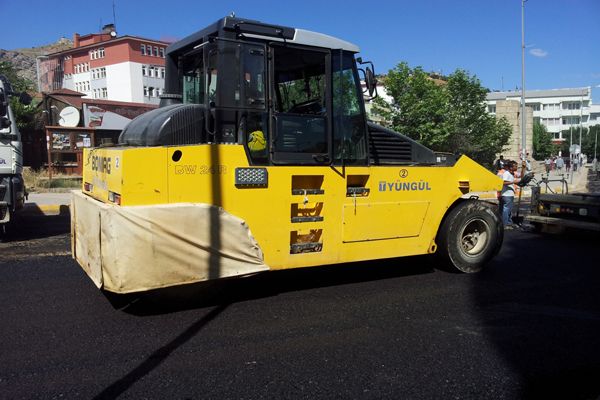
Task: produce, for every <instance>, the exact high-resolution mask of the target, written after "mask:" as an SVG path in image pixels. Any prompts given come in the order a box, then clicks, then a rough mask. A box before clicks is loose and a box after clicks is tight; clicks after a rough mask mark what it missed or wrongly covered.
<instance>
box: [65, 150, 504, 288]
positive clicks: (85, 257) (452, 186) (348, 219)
mask: <svg viewBox="0 0 600 400" xmlns="http://www.w3.org/2000/svg"><path fill="white" fill-rule="evenodd" d="M84 160H86V164H85V166H84V171H83V180H84V193H85V194H86V195H89V196H91V197H93V198H94V199H96V200H92V203H97V204H96V205H97V206H98V207H104V208H105V209H111V208H119V209H123V210H126V209H135V208H136V207H143V206H150V205H151V206H153V207H159V206H160V205H168V204H182V203H183V204H190V205H191V206H193V205H210V206H217V207H219V208H220V209H222V211H224V212H226V213H228V214H230V215H232V216H235V217H238V218H240V219H241V220H243V221H245V224H246V226H247V227H248V228H249V230H250V232H251V235H252V237H253V238H254V239H255V240H256V243H257V244H258V246H259V248H260V251H261V252H262V254H263V255H264V264H265V265H266V266H267V268H268V269H273V270H275V269H287V268H297V267H307V266H315V265H324V264H334V263H344V262H351V261H361V260H371V259H380V258H389V257H401V256H410V255H418V254H428V253H433V252H435V251H436V241H435V238H436V235H437V232H438V228H439V226H440V224H441V221H442V219H443V218H444V215H445V214H446V213H447V211H448V210H449V209H450V208H451V207H452V206H453V205H454V204H455V203H456V202H458V201H461V199H466V198H470V197H472V196H475V195H477V196H478V195H480V194H481V193H482V192H488V193H489V192H493V191H496V190H498V189H499V188H500V187H501V184H502V182H501V180H500V179H499V178H498V177H497V176H495V175H494V174H492V173H490V172H489V171H487V170H486V169H484V168H483V167H482V166H480V165H479V164H477V163H475V162H474V161H472V160H471V159H469V158H468V157H466V156H462V157H461V158H460V159H459V160H458V161H457V162H456V164H455V165H453V166H451V167H448V166H425V167H423V166H419V167H417V166H415V167H412V166H362V167H350V166H346V167H343V166H265V167H252V166H250V165H249V164H248V161H247V156H246V154H245V152H244V147H243V146H242V145H231V144H228V145H217V144H205V145H188V146H163V147H138V148H126V147H116V148H100V149H91V150H88V149H86V150H85V151H84ZM175 160H176V161H175ZM249 172H250V173H251V172H259V173H264V174H266V175H265V176H266V177H267V178H266V179H267V182H266V183H265V184H261V185H244V184H240V183H239V182H237V184H236V174H240V173H249ZM96 214H97V213H94V215H96ZM73 215H74V217H73V218H74V219H73V242H74V257H75V258H76V259H77V260H78V261H79V263H80V264H81V265H82V266H84V269H86V265H87V266H89V265H90V259H89V258H90V254H89V252H87V254H86V252H83V251H79V252H78V251H77V247H76V245H75V243H76V241H77V240H78V238H77V235H80V236H82V235H84V234H85V235H88V236H89V231H88V232H85V233H83V232H81V225H82V224H83V225H85V224H86V222H85V221H82V215H81V214H80V215H78V212H77V207H76V203H75V202H74V205H73ZM75 216H77V218H75ZM94 218H96V216H94ZM184 218H185V217H184ZM100 219H101V218H100ZM174 223H175V222H174ZM78 224H79V226H78ZM96 224H97V226H96V228H95V229H98V230H99V231H101V230H102V229H103V228H102V221H100V220H98V221H96ZM194 224H196V225H198V226H209V225H211V224H219V222H218V221H217V220H212V221H211V220H210V218H209V217H207V220H198V221H194ZM92 226H95V225H94V224H92ZM171 228H172V230H174V231H177V226H173V227H171ZM217 228H219V227H217ZM93 237H94V238H99V242H102V241H103V240H104V236H102V235H100V234H98V235H97V236H96V235H93ZM136 240H140V241H141V240H142V239H141V238H136V237H129V238H128V239H127V243H122V245H123V246H130V247H135V246H137V244H136ZM153 240H156V239H153ZM227 240H229V239H228V237H227V234H226V232H223V233H222V234H220V236H219V239H218V241H219V243H222V242H223V241H227ZM156 245H157V246H160V243H156ZM102 247H103V244H102V243H99V249H102ZM98 251H100V250H98ZM103 251H106V249H103ZM100 252H102V251H100ZM82 253H83V254H82ZM98 257H99V259H98ZM93 258H95V259H96V261H95V262H96V264H97V267H96V268H99V269H100V270H103V271H106V270H110V268H111V267H112V266H111V265H108V264H107V263H106V260H103V255H102V254H100V255H98V254H95V255H94V257H93ZM204 267H206V266H204ZM204 267H203V266H202V265H198V266H197V268H198V269H199V270H201V269H202V268H204ZM124 268H129V269H140V268H142V269H143V268H147V266H139V265H128V266H124ZM157 268H158V269H159V270H160V267H157ZM193 268H194V267H192V269H193ZM263 269H264V268H258V269H257V270H263ZM86 271H87V272H88V274H90V275H93V274H92V272H91V271H90V270H89V268H88V269H86ZM251 272H254V270H253V269H252V268H251V269H249V270H244V271H242V273H241V274H246V273H251ZM102 273H103V272H101V271H97V272H96V275H98V274H100V275H101V274H102ZM120 274H121V275H122V274H123V273H120ZM236 274H237V273H235V272H234V273H229V274H219V273H217V274H216V275H214V274H213V275H212V276H209V275H207V274H199V275H194V276H188V277H186V278H184V279H183V280H182V281H178V280H179V279H181V278H175V281H173V279H167V280H163V279H162V278H161V277H160V273H159V275H158V276H155V277H154V278H155V282H154V283H152V282H147V283H146V284H145V285H144V286H143V287H138V286H135V285H133V286H128V284H124V283H123V282H116V281H118V280H119V278H116V281H115V282H113V283H112V285H111V287H108V290H112V291H116V292H127V291H137V290H146V289H150V288H154V287H162V286H169V285H172V284H178V283H187V282H193V281H200V280H206V279H212V278H215V277H222V276H228V275H236ZM117 275H119V274H117ZM192 275H193V274H192ZM114 280H115V279H113V281H114ZM95 281H96V283H97V284H98V286H103V285H104V286H105V288H106V286H107V285H106V280H105V279H104V280H103V279H101V278H99V279H98V278H97V279H95Z"/></svg>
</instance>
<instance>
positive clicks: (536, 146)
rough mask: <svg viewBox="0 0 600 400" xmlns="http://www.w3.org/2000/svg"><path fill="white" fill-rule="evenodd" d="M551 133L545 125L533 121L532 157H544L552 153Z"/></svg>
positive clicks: (538, 158)
mask: <svg viewBox="0 0 600 400" xmlns="http://www.w3.org/2000/svg"><path fill="white" fill-rule="evenodd" d="M553 150H554V146H553V145H552V134H551V133H548V131H547V130H546V127H545V126H544V125H543V124H541V123H540V122H538V121H535V122H534V123H533V158H535V159H537V160H542V159H545V158H546V157H548V156H550V155H552V152H553Z"/></svg>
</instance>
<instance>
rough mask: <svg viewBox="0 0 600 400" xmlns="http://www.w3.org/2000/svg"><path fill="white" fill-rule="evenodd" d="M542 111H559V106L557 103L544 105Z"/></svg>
mask: <svg viewBox="0 0 600 400" xmlns="http://www.w3.org/2000/svg"><path fill="white" fill-rule="evenodd" d="M543 108H544V111H558V110H560V104H559V103H552V104H544V107H543Z"/></svg>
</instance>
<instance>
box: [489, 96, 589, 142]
mask: <svg viewBox="0 0 600 400" xmlns="http://www.w3.org/2000/svg"><path fill="white" fill-rule="evenodd" d="M498 100H514V101H519V102H520V100H521V92H519V91H508V92H490V93H488V95H487V104H488V111H489V112H490V113H492V114H495V113H496V102H497V101H498ZM525 104H526V105H527V106H528V107H531V108H532V109H533V119H534V121H535V120H537V121H539V122H540V123H541V124H543V125H544V126H546V129H547V130H548V132H550V133H552V134H553V135H554V140H556V141H562V140H567V139H568V137H563V131H567V130H569V129H570V128H577V127H579V126H580V125H581V126H583V127H584V128H589V127H590V126H592V125H597V124H600V105H592V88H591V87H583V88H572V89H550V90H526V91H525Z"/></svg>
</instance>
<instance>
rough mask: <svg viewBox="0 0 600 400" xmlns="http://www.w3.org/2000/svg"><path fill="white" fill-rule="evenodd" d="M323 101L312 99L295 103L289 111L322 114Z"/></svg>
mask: <svg viewBox="0 0 600 400" xmlns="http://www.w3.org/2000/svg"><path fill="white" fill-rule="evenodd" d="M322 109H323V108H322V107H321V103H319V99H311V100H308V101H303V102H302V103H298V104H294V105H293V106H292V107H291V108H290V109H289V110H288V112H290V113H296V114H321V112H322Z"/></svg>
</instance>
